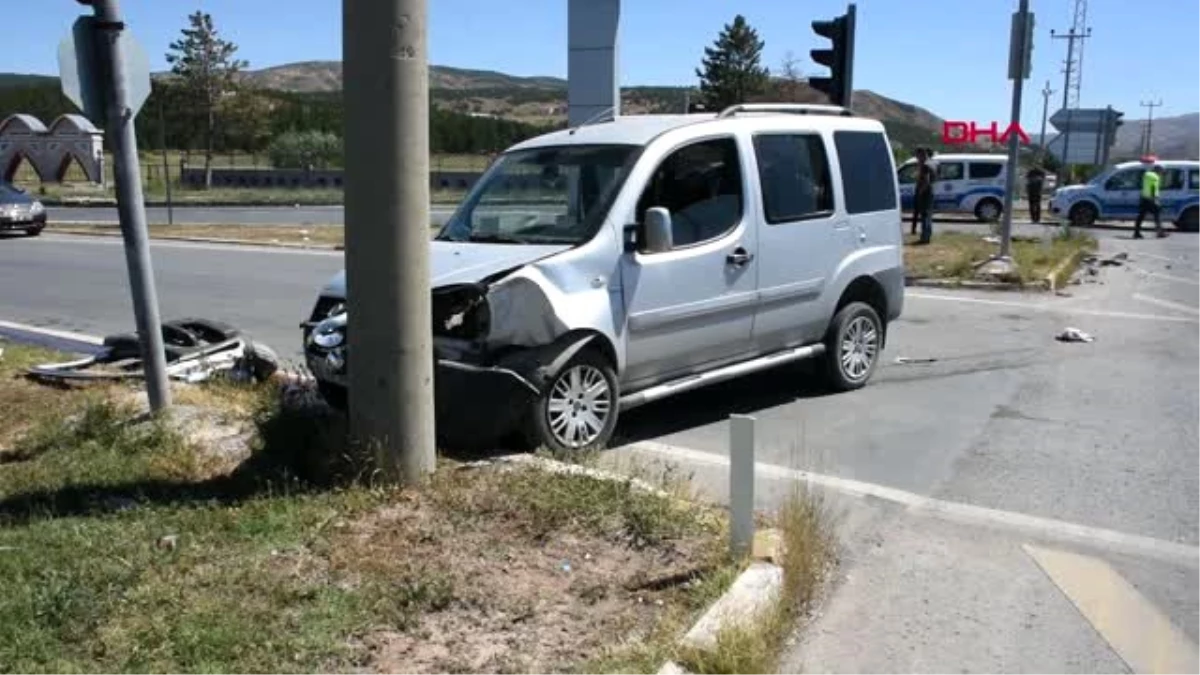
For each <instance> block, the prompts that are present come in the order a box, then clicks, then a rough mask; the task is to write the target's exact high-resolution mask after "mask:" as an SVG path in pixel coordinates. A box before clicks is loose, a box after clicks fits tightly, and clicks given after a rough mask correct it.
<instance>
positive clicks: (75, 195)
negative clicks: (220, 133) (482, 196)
mask: <svg viewBox="0 0 1200 675" xmlns="http://www.w3.org/2000/svg"><path fill="white" fill-rule="evenodd" d="M32 192H34V193H35V196H37V198H38V199H41V200H42V201H43V202H45V203H46V204H65V205H70V204H83V203H87V202H94V201H112V200H115V199H116V191H115V189H114V188H108V189H102V188H100V186H98V185H96V186H94V185H91V184H85V185H82V186H71V185H60V184H53V183H50V184H46V185H43V186H41V187H40V188H37V189H35V190H33V191H32ZM143 194H144V196H145V199H146V201H148V202H155V203H159V202H166V200H167V191H166V188H165V187H164V186H163V185H162V183H161V182H160V183H156V184H155V183H149V184H145V185H144V186H143ZM464 195H466V191H465V190H441V189H435V190H431V191H430V193H429V199H430V201H431V202H432V203H434V204H457V203H458V202H459V201H461V200H462V198H463V196H464ZM345 197H346V194H345V192H344V191H343V190H341V189H339V188H249V187H247V188H225V187H214V188H212V189H211V190H203V189H197V188H184V187H175V188H173V189H172V190H171V203H172V204H174V205H177V206H188V205H204V204H212V203H217V204H229V205H237V204H247V205H250V204H253V205H263V206H328V205H338V204H343V203H344V202H345Z"/></svg>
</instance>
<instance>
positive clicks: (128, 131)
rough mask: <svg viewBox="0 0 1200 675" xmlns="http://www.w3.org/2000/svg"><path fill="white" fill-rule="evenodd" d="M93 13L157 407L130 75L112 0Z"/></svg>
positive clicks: (159, 356)
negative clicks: (104, 75) (122, 49)
mask: <svg viewBox="0 0 1200 675" xmlns="http://www.w3.org/2000/svg"><path fill="white" fill-rule="evenodd" d="M81 4H90V5H91V6H92V10H93V12H94V14H95V17H96V22H95V24H96V27H97V29H98V33H99V34H98V35H97V36H96V46H97V51H98V56H99V58H100V61H101V63H102V64H103V68H102V72H105V73H106V74H107V76H106V77H104V82H103V87H104V91H105V95H104V98H105V100H107V102H108V107H107V115H106V117H107V121H108V137H109V142H110V143H111V147H112V151H113V180H114V182H115V183H116V188H117V214H118V218H119V219H120V221H121V235H122V238H123V240H124V242H125V263H126V266H128V268H129V286H130V290H131V291H132V293H133V317H134V321H135V322H136V323H137V332H138V341H139V342H140V343H141V353H142V370H143V373H144V374H145V378H146V395H147V398H149V400H150V410H151V411H153V412H160V411H162V410H165V409H166V408H168V407H170V405H171V390H170V387H169V386H168V383H167V359H166V355H165V354H164V353H163V336H162V321H161V320H160V319H159V314H158V295H157V293H156V292H155V289H154V271H153V269H152V267H151V265H150V241H149V235H148V234H147V232H146V202H145V199H144V197H143V194H142V181H141V173H142V172H141V167H140V166H139V164H138V151H137V136H136V135H135V134H134V128H133V118H134V116H133V111H132V110H131V109H130V105H129V75H128V73H127V72H126V63H125V60H124V58H123V55H122V53H121V41H120V40H118V39H117V36H118V35H120V32H121V31H122V30H124V27H125V25H124V23H123V22H122V21H121V13H120V9H119V8H118V6H117V0H90V1H89V2H83V3H81Z"/></svg>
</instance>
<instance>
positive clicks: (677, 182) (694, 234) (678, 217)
mask: <svg viewBox="0 0 1200 675" xmlns="http://www.w3.org/2000/svg"><path fill="white" fill-rule="evenodd" d="M744 203H745V197H744V195H743V193H742V166H741V158H740V156H739V155H738V149H737V143H736V142H735V141H734V140H733V139H732V138H717V139H713V140H708V141H700V142H697V143H692V144H690V145H685V146H684V147H682V148H679V149H678V150H676V151H674V152H672V153H671V154H670V155H668V156H667V158H666V159H664V160H663V161H662V164H659V166H658V169H656V170H655V171H654V175H653V176H652V177H651V178H650V182H649V183H647V185H646V189H645V190H644V191H643V192H642V196H641V197H640V198H639V199H638V205H637V222H639V223H640V222H643V221H644V220H645V215H646V210H647V209H650V208H652V207H656V206H661V207H663V208H665V209H667V210H668V211H670V212H671V225H672V231H673V232H672V234H673V235H674V239H675V248H680V247H683V246H691V245H693V244H699V243H702V242H705V241H709V240H711V239H716V238H718V237H720V236H722V235H724V234H725V233H727V232H729V231H730V230H732V229H733V228H734V227H736V226H737V224H738V223H739V222H741V220H742V206H743V204H744Z"/></svg>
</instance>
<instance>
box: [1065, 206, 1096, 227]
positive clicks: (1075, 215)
mask: <svg viewBox="0 0 1200 675" xmlns="http://www.w3.org/2000/svg"><path fill="white" fill-rule="evenodd" d="M1099 215H1100V214H1099V213H1097V212H1096V207H1094V206H1092V205H1091V204H1088V203H1087V202H1084V203H1082V204H1076V205H1075V206H1072V207H1071V212H1070V214H1069V218H1070V220H1071V224H1072V225H1074V226H1075V227H1090V226H1091V225H1094V224H1095V223H1096V218H1097V217H1099Z"/></svg>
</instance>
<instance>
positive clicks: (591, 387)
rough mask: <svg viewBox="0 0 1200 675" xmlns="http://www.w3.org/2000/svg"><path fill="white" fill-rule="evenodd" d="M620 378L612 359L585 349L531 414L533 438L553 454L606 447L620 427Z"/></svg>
mask: <svg viewBox="0 0 1200 675" xmlns="http://www.w3.org/2000/svg"><path fill="white" fill-rule="evenodd" d="M618 402H619V399H618V386H617V375H616V372H615V371H614V370H613V367H612V365H611V364H610V363H609V362H608V359H606V358H604V356H603V355H601V354H600V353H599V352H597V351H595V350H592V349H583V350H582V351H580V352H579V353H578V354H576V355H575V356H574V357H572V358H571V360H570V361H568V362H567V364H566V365H565V366H563V367H562V369H561V370H560V371H559V372H558V373H556V374H555V375H554V376H553V378H552V379H551V380H550V381H549V382H548V383H547V384H546V386H545V388H544V390H543V392H542V395H541V396H539V397H538V399H537V400H536V401H534V402H533V407H532V410H531V411H530V413H531V414H530V429H529V431H530V434H529V435H530V436H531V437H532V438H531V439H530V440H532V441H533V442H534V443H536V444H538V445H543V446H545V447H547V448H549V449H550V450H551V451H552V452H569V451H572V450H581V449H587V448H596V447H602V446H603V445H604V444H605V443H607V442H608V441H609V439H611V438H612V434H613V430H614V429H616V426H617V405H618Z"/></svg>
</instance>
